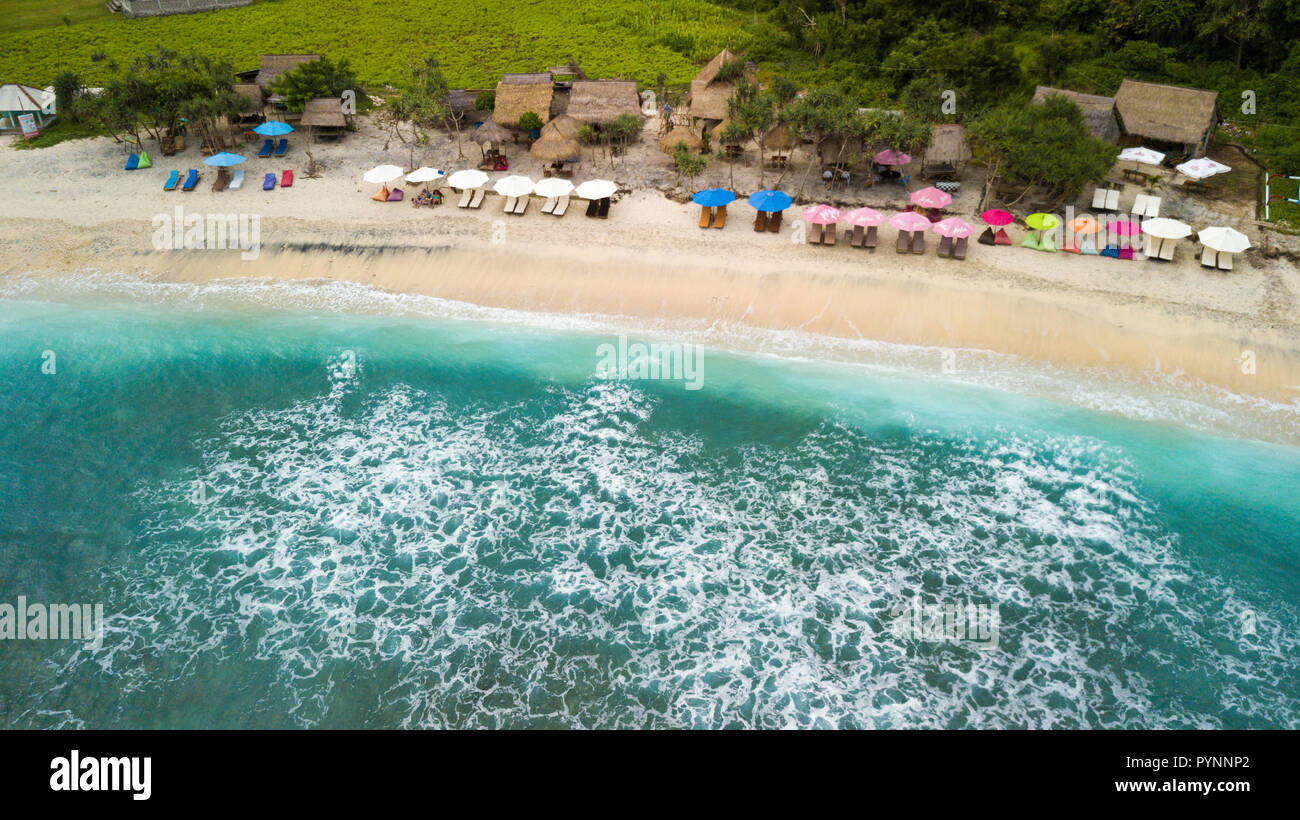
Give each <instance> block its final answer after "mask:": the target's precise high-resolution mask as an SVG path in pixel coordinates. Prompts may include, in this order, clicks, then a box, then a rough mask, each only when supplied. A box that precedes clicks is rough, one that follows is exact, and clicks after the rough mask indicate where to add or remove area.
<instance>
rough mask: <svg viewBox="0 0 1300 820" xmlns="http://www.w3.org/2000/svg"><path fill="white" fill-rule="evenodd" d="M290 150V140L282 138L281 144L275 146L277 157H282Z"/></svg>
mask: <svg viewBox="0 0 1300 820" xmlns="http://www.w3.org/2000/svg"><path fill="white" fill-rule="evenodd" d="M288 150H289V140H287V139H283V138H281V140H280V144H279V145H277V146H275V155H276V156H277V157H282V156H284V152H285V151H288Z"/></svg>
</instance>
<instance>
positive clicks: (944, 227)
mask: <svg viewBox="0 0 1300 820" xmlns="http://www.w3.org/2000/svg"><path fill="white" fill-rule="evenodd" d="M934 232H935V233H937V234H939V236H950V237H952V238H953V239H963V238H965V237H968V236H970V235H971V234H973V233H975V226H974V225H972V224H970V223H969V222H967V221H965V220H964V219H958V218H957V217H955V216H950V217H948V218H947V219H941V220H939V221H938V222H936V223H934Z"/></svg>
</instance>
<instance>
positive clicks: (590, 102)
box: [564, 80, 641, 125]
mask: <svg viewBox="0 0 1300 820" xmlns="http://www.w3.org/2000/svg"><path fill="white" fill-rule="evenodd" d="M564 113H566V114H567V115H569V116H570V117H573V118H574V119H575V120H577V121H578V122H580V123H586V124H591V125H596V124H599V123H602V122H611V121H613V120H615V119H617V118H618V117H619V116H621V115H623V114H632V115H635V116H637V117H640V116H641V98H640V97H639V96H638V95H637V92H636V83H634V82H632V81H631V80H575V81H574V83H573V88H572V90H571V91H570V92H569V107H568V110H567V111H565V112H564Z"/></svg>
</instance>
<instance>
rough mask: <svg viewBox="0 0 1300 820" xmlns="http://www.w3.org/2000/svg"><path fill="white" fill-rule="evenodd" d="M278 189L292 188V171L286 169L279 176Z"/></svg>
mask: <svg viewBox="0 0 1300 820" xmlns="http://www.w3.org/2000/svg"><path fill="white" fill-rule="evenodd" d="M280 187H281V188H292V187H293V171H290V170H289V169H288V168H285V169H284V173H282V174H280Z"/></svg>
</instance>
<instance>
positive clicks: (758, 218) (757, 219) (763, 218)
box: [754, 211, 767, 233]
mask: <svg viewBox="0 0 1300 820" xmlns="http://www.w3.org/2000/svg"><path fill="white" fill-rule="evenodd" d="M766 230H767V211H755V213H754V233H763V232H764V231H766Z"/></svg>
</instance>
